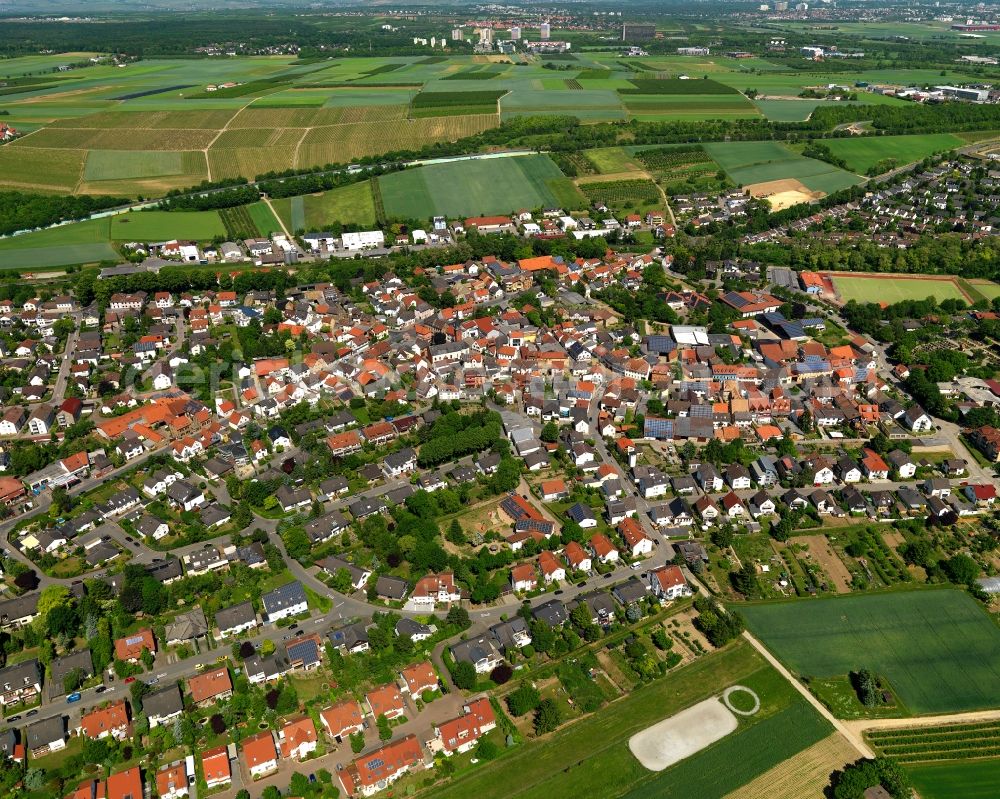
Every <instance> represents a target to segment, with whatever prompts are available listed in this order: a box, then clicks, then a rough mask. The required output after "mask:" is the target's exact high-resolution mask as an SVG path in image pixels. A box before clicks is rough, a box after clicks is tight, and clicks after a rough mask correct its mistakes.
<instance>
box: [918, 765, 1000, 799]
mask: <svg viewBox="0 0 1000 799" xmlns="http://www.w3.org/2000/svg"><path fill="white" fill-rule="evenodd" d="M907 771H908V772H909V774H910V777H911V779H912V780H913V786H914V787H915V788H916V789H917V791H918V792H919V793H920V796H921V797H922V799H956V797H961V799H994V797H996V795H997V786H998V785H1000V759H992V760H974V761H964V762H961V763H935V764H933V765H923V766H911V767H909V768H907Z"/></svg>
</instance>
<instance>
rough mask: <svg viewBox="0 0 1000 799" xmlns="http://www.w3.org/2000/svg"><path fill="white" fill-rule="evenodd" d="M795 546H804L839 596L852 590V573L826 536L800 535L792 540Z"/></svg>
mask: <svg viewBox="0 0 1000 799" xmlns="http://www.w3.org/2000/svg"><path fill="white" fill-rule="evenodd" d="M791 541H792V543H794V544H803V545H805V547H806V548H807V549H808V550H809V554H810V555H811V556H812V558H813V560H815V561H816V563H818V564H819V567H820V568H821V569H822V570H823V571H824V572H825V573H826V575H827V576H828V577H829V578H830V581H831V582H832V583H833V585H834V587H835V588H836V589H837V593H838V594H846V593H848V592H849V591H850V590H851V572H850V571H848V569H847V567H846V566H845V565H844V561H842V560H841V559H840V557H839V556H838V555H837V553H836V552H834V551H833V547H831V546H830V542H829V541H828V540H827V538H826V536H825V535H798V536H795V537H794V538H792V539H791Z"/></svg>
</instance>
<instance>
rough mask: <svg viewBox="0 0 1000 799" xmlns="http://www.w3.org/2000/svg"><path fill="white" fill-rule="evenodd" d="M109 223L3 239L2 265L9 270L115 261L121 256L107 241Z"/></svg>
mask: <svg viewBox="0 0 1000 799" xmlns="http://www.w3.org/2000/svg"><path fill="white" fill-rule="evenodd" d="M109 228H110V220H108V219H92V220H89V221H87V222H74V223H73V224H69V225H60V226H59V227H55V228H49V229H48V230H39V231H37V232H35V233H26V234H24V235H21V236H12V237H9V238H5V239H0V264H2V266H3V268H7V269H21V268H24V269H32V268H34V269H38V268H41V267H50V266H68V265H70V264H83V263H95V262H97V261H113V260H117V259H118V253H117V252H115V250H114V248H113V247H112V246H111V244H110V242H109V241H108V230H109Z"/></svg>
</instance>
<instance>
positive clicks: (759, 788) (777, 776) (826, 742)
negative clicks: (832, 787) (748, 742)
mask: <svg viewBox="0 0 1000 799" xmlns="http://www.w3.org/2000/svg"><path fill="white" fill-rule="evenodd" d="M857 757H858V753H857V752H856V751H855V749H854V747H853V746H851V745H850V743H848V742H847V740H846V739H845V738H844V736H843V735H841V734H840V733H834V734H833V735H831V736H829V737H828V738H824V739H823V740H822V741H820V742H819V743H815V744H813V745H812V746H810V747H809V748H808V749H803V750H802V751H801V752H799V753H798V754H797V755H795V756H794V757H790V758H789V759H788V760H786V761H785V762H783V763H780V764H778V765H777V766H775V767H774V768H772V769H770V770H769V771H765V772H764V773H763V774H761V775H760V776H758V777H756V778H755V779H753V780H751V781H750V782H748V783H747V784H746V785H744V786H743V787H742V788H740V789H738V790H736V791H733V792H732V793H731V794H728V795H727V796H726V797H725V799H759V797H761V796H767V797H768V799H802V797H804V796H822V795H823V789H824V788H825V787H826V786H827V785H828V784H829V782H830V774H831V773H832V772H833V771H834V770H835V769H839V768H842V767H843V766H844V765H845V764H847V763H852V762H854V761H855V760H856V759H857Z"/></svg>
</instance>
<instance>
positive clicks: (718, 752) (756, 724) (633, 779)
mask: <svg viewBox="0 0 1000 799" xmlns="http://www.w3.org/2000/svg"><path fill="white" fill-rule="evenodd" d="M735 683H739V684H741V685H746V686H748V687H750V688H752V689H753V690H754V691H755V692H756V693H757V694H758V695H759V696H760V699H761V710H760V712H759V713H757V714H756V715H754V716H751V717H748V718H741V719H740V726H739V728H738V729H737V730H736V731H735V732H733V733H732V734H730V735H728V736H727V737H725V738H723V739H722V740H721V741H719V742H718V743H716V744H714V745H712V746H710V747H708V748H707V749H704V750H702V751H701V752H698V753H697V754H695V755H692V756H691V757H690V758H688V759H687V760H684V761H682V762H680V763H678V764H676V765H675V766H673V767H671V768H668V769H666V770H664V771H662V772H659V773H656V772H651V771H647V770H646V769H645V768H643V766H642V765H641V764H640V763H639V762H638V761H637V760H636V759H635V757H634V756H633V755H632V753H631V752H630V751H629V748H628V739H629V738H630V737H631V736H632V735H633V734H635V733H636V732H639V731H640V730H642V729H645V728H646V727H648V726H650V725H652V724H655V723H656V722H658V721H660V720H662V719H664V718H667V717H668V716H671V715H673V714H675V713H677V712H678V711H680V710H682V709H683V708H685V707H690V706H691V705H693V704H695V703H696V702H698V701H701V700H702V699H705V698H707V697H709V696H712V695H713V694H718V693H719V692H720V691H721V690H722V689H723V688H725V687H727V686H729V685H733V684H735ZM830 731H831V727H830V725H829V724H827V723H826V722H825V721H824V720H823V719H822V718H821V717H820V716H819V715H818V714H817V713H815V711H813V710H812V708H811V707H810V706H809V705H808V704H807V703H806V702H805V700H803V699H802V698H801V697H800V696H799V695H798V694H797V693H796V692H795V690H794V689H793V688H792V687H791V686H790V685H789V684H788V683H787V682H786V681H785V680H784V679H782V678H781V676H780V675H779V674H778V673H777V672H776V671H774V669H772V668H771V667H770V666H768V665H767V664H766V662H765V661H764V660H763V658H761V657H760V656H759V655H758V654H756V653H755V652H754V651H752V650H751V649H750V647H748V646H747V645H746V644H745V643H738V644H736V645H735V646H733V647H730V648H728V649H726V650H723V651H722V652H717V653H714V654H712V655H708V656H706V657H704V658H702V659H700V660H698V661H697V662H695V663H694V664H692V665H690V666H686V667H684V668H682V669H680V670H679V671H677V672H676V673H671V674H669V675H667V676H666V677H664V678H662V679H660V680H657V681H655V682H654V683H652V684H651V685H647V686H642V687H640V688H637V689H636V690H635V691H634V692H633V693H632V694H631V695H629V696H627V697H626V698H624V699H622V700H620V701H618V702H615V703H614V704H612V705H610V706H608V707H606V708H604V709H603V710H601V711H598V712H597V713H595V714H593V715H591V716H589V717H587V718H585V719H583V720H581V721H578V722H576V723H574V724H572V725H570V726H568V727H566V728H564V729H562V730H560V731H559V732H557V733H555V734H554V735H552V736H550V737H548V738H546V739H545V740H544V741H541V742H535V743H531V744H528V745H526V746H522V747H519V748H518V749H516V750H514V751H513V752H511V753H509V754H507V755H505V756H504V757H502V758H500V759H498V760H497V761H495V762H493V763H490V764H487V765H485V766H481V767H479V768H478V769H476V770H475V771H472V772H470V773H468V774H466V775H463V776H462V777H460V778H458V779H456V780H455V781H454V782H453V783H451V784H447V785H445V786H443V787H440V788H434V789H433V793H432V794H431V795H433V796H434V797H435V799H574V798H575V797H579V796H595V797H597V796H599V797H602V799H613V798H614V797H633V799H639V798H640V797H657V799H659V798H660V797H698V799H718V798H719V797H723V796H725V795H726V794H727V793H729V792H730V791H732V790H735V789H736V788H739V787H740V786H741V785H743V784H745V783H747V782H749V781H750V780H752V779H754V778H755V777H757V776H759V775H760V774H762V773H764V772H765V771H767V770H768V769H770V768H772V767H773V766H775V765H777V764H778V763H780V762H781V761H783V760H784V759H786V758H788V757H790V756H792V755H794V754H796V753H797V752H799V751H801V750H802V749H805V748H806V747H808V746H810V745H811V744H813V743H815V742H816V741H819V740H821V739H823V738H825V737H826V736H827V735H828V734H829V733H830Z"/></svg>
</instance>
